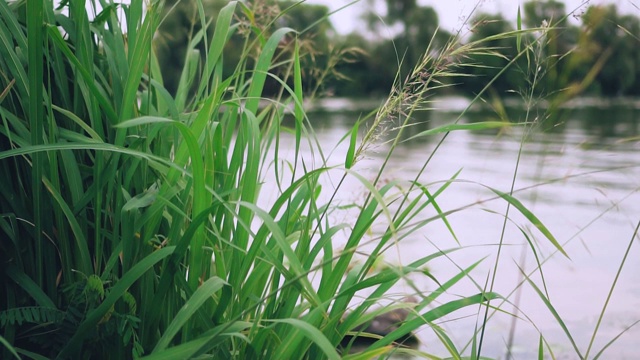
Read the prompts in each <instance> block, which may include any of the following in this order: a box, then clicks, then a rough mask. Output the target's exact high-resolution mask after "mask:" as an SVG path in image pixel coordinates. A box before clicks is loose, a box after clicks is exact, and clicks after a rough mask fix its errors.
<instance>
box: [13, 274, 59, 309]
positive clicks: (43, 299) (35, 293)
mask: <svg viewBox="0 0 640 360" xmlns="http://www.w3.org/2000/svg"><path fill="white" fill-rule="evenodd" d="M5 273H6V274H7V276H8V277H9V278H10V279H11V280H13V281H14V282H15V283H16V284H18V285H19V286H20V287H21V288H22V290H24V291H25V292H26V293H27V294H29V295H30V296H31V297H32V298H33V300H35V301H36V303H37V304H38V305H40V306H42V307H48V308H53V309H55V308H56V305H55V304H54V303H53V301H52V300H51V298H49V296H48V295H47V294H46V293H45V292H44V291H43V290H42V288H41V287H40V286H39V285H38V284H36V283H35V282H34V281H33V279H31V278H30V277H29V276H27V275H26V274H25V273H24V272H23V271H21V270H19V269H18V268H16V266H15V265H13V264H9V265H7V267H6V268H5Z"/></svg>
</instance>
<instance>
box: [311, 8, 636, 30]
mask: <svg viewBox="0 0 640 360" xmlns="http://www.w3.org/2000/svg"><path fill="white" fill-rule="evenodd" d="M307 1H308V3H310V4H323V5H326V6H328V7H329V9H331V10H336V9H338V8H340V7H342V6H345V5H346V4H349V3H351V2H353V1H354V0H307ZM377 2H378V3H380V4H382V3H384V1H383V0H377ZM479 2H480V4H479V6H478V11H483V12H488V13H496V12H501V13H502V15H503V16H504V17H505V18H507V19H510V20H512V21H514V22H515V19H516V16H517V12H518V6H519V5H522V4H523V3H524V2H525V1H524V0H418V3H419V4H420V5H423V6H425V5H428V6H431V7H433V8H434V9H435V10H436V12H437V13H438V17H439V20H440V27H441V28H443V29H444V30H447V31H450V32H454V31H457V30H459V29H460V27H461V26H462V25H463V24H464V21H465V19H466V18H467V17H468V16H469V14H470V13H471V11H472V10H473V9H474V7H475V6H476V5H477V4H478V3H479ZM564 3H565V4H566V9H567V12H571V11H573V10H574V9H579V10H578V13H580V9H585V8H586V7H587V6H588V5H599V4H616V5H617V6H618V10H619V11H620V12H622V13H632V14H636V15H637V16H638V17H640V9H639V8H640V0H589V1H586V0H565V1H564ZM583 3H587V5H585V6H583V7H582V8H580V5H581V4H583ZM367 6H368V4H367V1H366V0H360V1H359V2H356V3H355V4H353V5H351V6H350V7H348V8H346V9H343V10H341V11H340V12H338V13H337V14H334V15H333V16H332V17H331V22H332V23H333V26H334V27H335V28H336V30H337V31H338V32H339V33H342V34H345V33H349V32H351V31H353V30H354V29H356V28H361V27H363V26H364V24H363V23H362V21H361V20H360V14H362V13H363V12H364V10H365V9H366V7H367ZM377 10H378V11H379V12H384V6H382V7H380V8H379V9H377ZM381 15H383V14H381ZM574 22H575V23H577V21H574Z"/></svg>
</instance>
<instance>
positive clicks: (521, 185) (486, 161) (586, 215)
mask: <svg viewBox="0 0 640 360" xmlns="http://www.w3.org/2000/svg"><path fill="white" fill-rule="evenodd" d="M466 104H467V102H466V100H464V99H460V98H444V99H441V100H440V101H437V102H435V103H434V107H436V108H437V109H436V110H432V111H429V112H424V113H420V114H418V115H417V116H416V119H415V120H416V122H418V123H420V124H419V125H416V126H414V127H412V128H411V129H408V132H409V134H416V133H418V132H420V131H423V130H426V129H429V128H433V127H436V126H439V125H443V124H449V123H452V122H453V121H455V119H456V118H457V116H458V114H459V113H460V111H461V110H462V109H464V107H466ZM370 106H371V104H370V103H369V104H365V105H362V104H356V103H352V102H349V101H344V100H329V101H325V102H324V103H323V104H320V105H319V109H318V110H316V111H313V112H311V113H309V118H310V121H311V122H312V124H313V126H314V130H315V133H316V137H317V139H318V141H319V143H320V144H321V145H322V148H323V151H324V153H325V156H326V157H328V159H329V160H328V163H329V164H333V165H337V164H340V163H341V162H344V159H345V154H346V151H347V148H348V145H347V144H346V142H342V143H340V142H339V141H340V139H341V138H343V137H344V135H345V134H346V133H347V132H348V131H349V129H350V128H351V126H352V125H353V124H354V122H355V121H356V120H357V119H358V117H359V116H360V114H363V113H365V111H364V110H365V109H367V108H368V107H370ZM573 106H575V108H574V109H573V110H568V109H567V111H566V116H565V117H564V118H562V120H561V121H560V122H559V123H558V124H556V125H554V126H549V127H548V128H549V130H548V131H544V132H541V131H534V132H533V133H532V134H531V135H530V136H528V137H527V138H526V140H525V141H524V143H522V139H523V132H524V131H526V130H528V129H529V128H526V129H525V128H510V129H508V131H502V132H498V131H497V130H496V131H480V132H477V131H476V132H473V131H455V132H451V133H450V134H449V135H448V136H447V138H446V139H445V141H444V142H443V143H442V145H441V146H440V147H439V148H438V149H437V152H436V154H435V156H434V157H433V159H432V160H431V161H430V162H429V164H428V165H427V167H426V169H425V171H424V172H423V174H422V175H421V176H420V177H419V181H420V182H422V183H424V184H433V185H432V186H431V189H437V188H438V187H439V186H441V185H442V183H443V181H446V180H448V179H450V178H451V177H452V176H453V175H454V174H455V173H456V172H457V171H459V170H461V172H460V175H459V176H458V180H457V181H456V182H455V183H453V184H452V185H451V186H450V187H449V188H448V189H447V190H446V191H444V192H443V193H442V195H440V196H439V197H438V204H439V205H440V207H441V208H442V210H443V211H448V210H455V209H459V208H463V207H467V206H469V205H472V206H471V207H468V208H465V209H464V210H461V211H458V212H455V213H454V214H452V215H449V216H448V220H449V222H450V224H451V227H452V229H453V231H454V234H455V236H456V238H457V240H458V241H459V245H458V243H457V242H456V240H455V239H454V237H453V235H452V234H451V232H450V231H449V230H448V229H447V228H446V226H444V224H443V222H442V221H434V222H432V223H429V224H428V225H427V226H426V227H425V228H423V229H422V230H421V231H420V232H419V233H414V234H412V235H411V236H409V237H407V238H405V239H403V240H402V242H400V243H399V244H398V247H397V248H394V249H390V250H389V251H387V253H386V254H385V257H384V260H385V261H387V262H389V263H396V264H397V263H403V264H408V263H409V262H411V261H413V260H415V259H418V258H420V257H423V256H426V255H428V254H431V253H434V252H436V251H437V249H438V248H440V249H446V248H452V247H458V246H459V247H461V249H460V250H459V251H456V252H455V253H453V254H452V255H451V256H450V258H449V259H446V258H441V259H439V260H438V261H433V262H432V263H430V264H429V268H430V269H431V271H432V273H433V274H434V275H435V277H436V278H438V279H439V280H440V281H441V282H444V281H446V280H448V279H449V278H451V276H453V275H454V274H456V273H457V272H458V271H459V269H458V267H457V266H461V267H467V266H469V265H471V264H472V263H474V262H476V261H478V260H480V259H482V258H485V257H486V258H485V259H484V260H483V262H482V263H481V264H480V265H479V266H478V267H477V268H476V269H474V271H473V272H472V273H471V276H470V278H468V279H465V280H463V281H462V282H461V283H459V284H458V285H456V286H455V287H454V288H452V289H451V291H450V292H449V293H448V294H447V295H446V296H445V297H443V298H441V299H439V300H440V301H447V300H454V299H457V298H459V297H460V296H470V295H473V294H476V293H478V292H479V290H478V288H477V285H475V284H474V281H475V282H476V283H477V284H480V285H479V286H483V285H484V284H485V283H486V282H487V279H488V278H490V276H492V275H493V270H494V266H495V263H496V256H497V249H498V244H499V243H500V239H501V237H502V236H501V234H502V229H503V223H504V219H505V217H504V214H505V212H506V211H507V203H506V202H505V201H503V200H497V199H494V198H495V196H494V195H495V194H493V193H492V192H491V191H489V190H488V189H487V187H491V188H495V189H498V190H500V191H503V192H509V189H510V187H511V184H512V181H513V179H514V173H515V172H516V164H518V152H519V149H522V151H521V154H520V160H519V164H518V168H517V176H516V178H515V186H514V188H515V189H516V192H515V193H514V195H515V196H516V197H517V198H518V199H519V200H520V201H521V202H522V203H523V204H524V205H525V206H526V207H527V208H528V209H529V210H531V211H532V212H533V213H534V214H535V215H536V216H537V217H538V218H539V219H540V220H541V222H542V223H543V224H544V225H545V226H546V227H547V228H548V229H549V230H550V231H551V233H553V235H554V236H555V238H556V239H557V240H558V242H559V243H561V244H563V247H564V249H565V250H566V252H567V253H568V255H569V257H570V258H566V257H564V256H563V255H562V254H560V253H558V252H556V251H555V248H554V247H553V246H552V245H551V244H550V242H549V241H548V240H547V239H545V238H544V236H543V235H542V234H541V233H540V232H539V231H538V230H536V229H535V228H533V226H531V225H530V224H529V222H528V221H527V220H526V218H524V217H523V216H522V215H521V214H520V213H519V212H518V211H517V210H516V209H515V208H513V207H511V209H510V210H509V221H508V222H507V225H506V228H505V231H504V236H503V237H502V238H503V244H504V246H503V248H502V252H501V255H500V258H499V262H498V270H497V272H496V280H495V281H496V282H495V285H494V288H493V289H494V291H496V292H498V293H500V294H501V295H503V296H504V297H506V298H507V299H508V301H509V302H510V304H504V303H500V302H497V301H495V302H492V305H496V306H497V305H499V306H500V308H501V309H503V310H505V311H507V312H513V311H515V310H514V305H513V304H517V306H518V308H519V309H520V311H519V312H518V314H519V315H520V317H521V318H522V319H521V320H518V321H516V322H515V324H514V323H513V321H514V320H513V319H514V318H513V316H510V315H506V314H500V313H497V314H493V315H492V316H491V318H490V319H489V321H488V323H487V328H486V333H485V337H484V342H483V348H482V355H483V356H488V357H493V358H503V359H504V358H506V348H507V346H506V344H507V343H508V342H509V339H510V333H511V332H512V330H513V337H512V339H513V341H512V343H513V347H512V358H515V359H528V358H534V357H535V356H536V354H537V348H538V341H539V336H540V335H539V334H542V335H543V336H544V338H545V339H546V341H547V342H548V343H549V345H550V346H551V349H552V350H553V352H554V355H555V356H556V358H560V359H574V358H579V356H578V355H577V354H576V352H575V350H574V349H573V346H572V345H571V342H570V341H569V339H568V337H567V336H566V335H565V333H564V331H563V330H562V328H561V327H560V325H559V323H558V321H557V320H555V319H554V317H553V315H552V314H551V312H550V311H549V309H548V308H547V306H546V305H545V304H544V302H543V301H542V300H541V299H540V297H539V296H538V295H537V294H536V292H535V291H534V290H533V288H532V287H531V285H529V284H527V283H525V284H524V285H523V286H521V287H519V289H520V290H517V289H518V284H519V283H520V282H522V276H521V275H520V274H521V272H520V271H519V269H518V267H520V268H522V269H524V270H525V272H526V273H527V274H531V280H532V281H534V282H535V283H536V284H537V285H538V286H539V287H540V288H541V289H542V288H543V282H542V280H541V274H540V272H539V271H538V272H536V271H535V269H536V267H537V264H536V259H535V257H534V253H533V252H532V251H531V248H530V246H529V245H528V243H527V241H526V238H525V237H524V236H523V232H522V230H523V231H525V232H526V233H528V234H530V238H531V240H532V242H533V243H534V244H535V247H536V252H537V255H538V257H539V259H540V261H541V262H544V264H543V266H542V274H543V275H544V279H545V283H546V288H547V291H548V294H549V298H550V299H551V303H552V304H553V306H554V307H555V310H556V311H557V313H558V314H559V316H561V317H562V319H563V321H564V322H565V324H566V326H567V328H568V330H569V331H570V332H571V334H572V336H573V338H574V340H575V343H576V346H577V347H578V349H579V350H580V352H581V353H582V355H583V356H584V355H585V351H586V349H587V347H588V344H589V342H590V340H591V337H592V335H593V333H594V329H595V327H596V323H597V321H598V317H599V315H600V313H601V312H602V309H603V306H604V304H605V301H606V299H607V295H608V293H609V291H610V289H611V286H612V284H613V282H614V279H615V277H616V273H617V271H618V269H619V267H620V264H621V263H622V260H623V257H624V256H625V252H626V251H627V248H629V246H630V243H631V242H632V241H633V244H632V246H631V248H630V252H629V255H628V257H627V259H626V263H625V264H624V267H623V269H622V271H621V273H620V277H619V279H618V281H617V284H616V287H615V290H614V291H613V295H612V298H611V300H610V302H609V304H608V307H607V309H606V312H605V314H604V318H603V321H602V324H601V325H600V328H599V329H598V332H597V335H596V337H595V341H594V346H593V348H592V349H591V351H590V353H589V354H590V355H589V357H590V358H592V357H593V356H594V355H596V353H598V351H599V350H600V349H602V347H603V346H605V345H606V344H607V343H608V342H609V341H610V340H612V339H613V338H614V337H616V336H617V335H618V334H620V333H621V332H623V331H624V330H625V328H627V327H628V326H630V325H632V324H633V323H634V322H636V321H638V320H640V241H639V240H638V237H637V236H636V237H635V240H632V238H633V235H634V229H635V227H636V225H637V223H638V221H639V220H640V191H639V190H640V139H638V135H639V134H640V103H638V102H633V101H619V102H616V103H608V102H605V101H594V100H582V101H578V102H576V103H574V104H573ZM367 110H368V109H367ZM543 112H544V111H543V110H534V112H533V115H538V117H539V118H542V116H543ZM508 113H509V114H510V115H511V116H512V120H513V121H523V120H524V113H523V112H522V111H521V110H514V109H509V110H508ZM486 120H496V119H495V115H493V113H492V112H490V111H481V110H477V109H476V110H474V111H470V112H468V113H467V114H466V115H465V116H464V117H463V118H462V119H461V120H460V121H461V122H462V123H469V122H476V121H486ZM391 127H392V126H391ZM441 137H442V135H436V136H432V137H427V138H421V139H419V140H413V141H407V142H403V143H402V144H401V145H400V146H399V147H398V148H397V149H396V150H395V152H394V153H393V155H392V158H391V161H390V162H389V164H388V165H387V167H386V170H385V172H384V175H383V179H382V181H390V180H395V179H402V180H413V179H414V178H415V176H416V174H417V173H418V172H419V171H420V169H421V167H422V166H423V165H424V163H425V161H426V159H427V158H428V157H429V156H430V155H431V154H432V153H433V151H434V149H436V146H437V144H438V141H439V140H440V138H441ZM384 140H385V139H384V138H383V139H380V140H379V141H378V144H376V145H375V146H373V147H372V148H371V149H370V150H369V151H368V153H367V156H366V157H365V158H364V159H362V160H361V161H360V162H359V163H358V164H357V165H356V167H355V169H356V170H357V171H358V172H359V173H360V174H362V175H364V176H365V177H367V178H368V179H369V180H370V181H373V179H374V178H375V174H376V173H377V171H378V169H379V167H380V165H381V163H382V161H383V159H384V157H385V156H386V154H387V153H388V151H389V144H388V143H386V144H385V143H384ZM283 141H285V144H284V146H283V150H282V153H281V156H285V157H286V156H289V157H290V158H292V150H291V149H292V148H293V143H292V142H293V138H292V137H291V136H284V137H283ZM287 141H289V143H287ZM302 156H303V158H305V162H306V163H307V165H309V164H316V165H318V164H320V163H321V161H320V160H319V158H320V157H319V155H318V153H317V152H315V153H312V152H311V151H310V150H309V149H308V148H307V149H306V150H305V151H304V152H303V155H302ZM339 175H341V173H339V174H337V175H336V179H337V178H338V177H339ZM334 180H335V179H330V178H329V179H325V180H323V181H324V182H325V189H324V191H325V192H327V193H329V195H330V193H331V191H332V189H333V188H332V186H335V181H334ZM433 191H435V190H433ZM365 194H366V191H365V188H364V186H362V185H361V184H359V183H358V182H357V181H355V180H352V181H348V182H347V183H345V184H344V185H343V188H342V189H341V190H340V191H338V199H337V201H338V202H340V201H344V202H349V201H355V202H358V201H361V200H359V199H362V198H364V196H365ZM491 199H493V200H491ZM434 214H435V212H433V210H432V209H431V210H429V211H428V212H426V213H425V218H426V217H428V216H433V215H434ZM343 216H344V218H342V219H337V220H341V221H345V219H347V220H346V221H347V222H348V215H343ZM374 232H375V229H374ZM523 250H524V251H523ZM363 251H366V249H363ZM523 254H524V255H523ZM471 278H472V279H473V280H474V281H472V279H471ZM411 279H412V280H413V281H414V282H415V284H416V286H417V287H418V288H419V290H420V291H423V292H425V293H428V292H429V291H430V290H433V289H435V287H436V285H435V284H434V282H433V281H431V280H429V279H428V278H426V277H418V276H416V277H413V278H411ZM397 292H398V294H401V293H405V294H412V293H415V292H416V290H414V289H412V288H411V287H410V286H408V285H401V286H399V287H398V289H397ZM490 314H492V313H490ZM482 316H483V314H478V308H477V307H473V308H472V307H469V308H468V309H465V310H464V311H460V312H458V313H455V314H453V316H450V317H449V318H447V321H444V322H439V325H441V326H442V327H443V328H444V329H445V330H446V331H447V332H448V334H449V335H450V336H451V337H452V339H453V340H454V342H455V343H456V346H457V347H458V349H461V350H463V349H466V350H464V351H465V354H468V353H469V348H468V347H466V348H465V346H469V344H468V342H469V341H470V339H471V338H472V337H473V333H474V330H475V324H476V322H481V320H482ZM527 319H528V320H527ZM418 336H419V337H420V339H421V341H422V345H421V348H420V349H421V350H423V351H425V352H428V353H431V354H436V355H439V356H446V355H447V353H446V351H445V349H444V348H443V347H442V345H441V344H440V342H439V340H438V339H437V338H436V337H435V335H434V333H433V331H432V330H430V329H429V328H428V327H426V326H425V327H423V329H422V330H421V331H420V332H419V333H418ZM545 354H547V357H549V355H548V354H549V352H548V351H545ZM638 356H640V325H637V326H634V327H632V328H631V329H630V330H628V331H627V332H625V333H624V334H623V335H622V336H620V337H619V338H618V339H617V341H616V342H615V343H613V344H612V345H611V346H610V347H609V348H608V349H607V350H606V351H605V352H604V353H603V356H602V357H603V358H615V359H623V358H627V359H635V358H637V357H638Z"/></svg>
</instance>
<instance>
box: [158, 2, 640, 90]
mask: <svg viewBox="0 0 640 360" xmlns="http://www.w3.org/2000/svg"><path fill="white" fill-rule="evenodd" d="M369 2H370V3H372V2H373V0H369ZM226 3H227V2H226V1H224V0H206V1H205V3H204V4H205V10H206V11H207V13H208V14H209V15H210V17H211V19H212V21H211V23H210V24H208V25H205V26H207V29H206V32H209V33H212V31H213V29H214V27H215V17H216V14H217V11H219V9H220V8H221V7H222V6H224V4H226ZM384 3H385V5H386V9H387V11H386V15H384V16H383V17H382V20H383V21H380V20H381V19H380V18H379V17H378V16H377V15H375V14H373V13H371V12H369V13H365V15H364V16H363V19H362V20H364V21H363V23H364V24H365V25H366V28H367V29H366V31H355V32H353V33H350V34H346V35H339V34H337V33H336V31H335V29H334V28H333V26H332V24H331V21H330V17H329V9H328V8H327V7H325V6H322V5H310V4H306V3H298V2H296V1H265V0H263V1H253V2H248V3H247V6H253V7H254V8H255V7H256V6H257V7H261V8H260V11H256V12H255V13H257V14H260V15H261V16H263V17H264V19H255V21H252V22H251V23H245V24H243V23H239V24H238V25H237V26H238V29H237V31H236V32H235V34H234V35H233V38H232V39H231V41H230V42H229V44H228V45H227V47H226V49H225V67H224V68H225V72H226V73H228V74H232V73H233V70H234V68H235V66H237V64H238V63H239V62H241V61H247V62H251V61H253V60H252V59H254V58H255V56H254V55H255V54H241V53H240V52H239V49H242V46H241V44H242V42H245V41H261V39H264V38H265V34H268V32H269V24H271V25H272V26H273V27H275V26H287V27H291V28H293V29H296V30H298V31H299V32H300V34H299V37H298V39H299V41H298V44H299V46H300V49H299V50H300V52H301V54H303V56H302V57H301V62H302V67H303V69H304V75H305V77H306V78H307V79H306V80H307V84H309V85H308V89H307V90H308V91H309V92H315V93H318V92H320V93H323V94H326V95H336V96H348V97H365V96H373V95H385V94H387V93H388V92H389V89H390V88H391V86H392V84H394V81H396V80H398V79H399V80H400V81H402V79H403V77H405V76H406V75H407V74H408V73H409V71H410V70H411V68H412V67H413V66H414V65H415V64H416V63H418V62H419V61H420V60H421V58H422V56H423V55H424V54H425V53H428V54H430V55H432V56H438V53H439V52H440V51H441V50H442V49H443V48H444V47H446V46H449V45H450V44H451V42H452V41H454V42H456V43H458V44H460V45H463V44H465V43H471V42H475V41H479V40H483V39H484V40H485V41H484V42H482V44H483V47H484V48H485V49H490V51H485V52H484V53H480V52H478V53H473V52H471V53H469V54H468V55H466V58H465V59H461V60H460V59H459V60H460V64H462V66H460V67H458V68H457V71H458V72H459V74H460V75H461V76H458V77H456V76H453V77H451V78H447V79H442V81H443V82H444V83H446V84H447V85H450V86H446V87H443V90H442V91H446V92H450V93H451V92H455V93H461V94H467V95H473V94H477V93H478V92H479V91H481V90H482V89H483V88H484V87H485V86H486V85H487V83H488V82H490V80H492V79H494V77H496V75H497V74H499V73H501V75H500V76H498V77H497V78H495V80H494V81H493V82H491V85H490V87H489V89H488V90H489V91H491V92H492V93H493V94H496V95H499V96H509V95H511V94H515V93H517V92H519V91H520V90H522V89H526V88H530V87H531V86H532V83H531V74H530V72H531V71H532V70H531V69H532V68H533V69H534V70H535V69H538V70H540V71H539V74H538V75H536V76H539V78H537V79H536V82H535V84H533V85H534V86H535V87H536V89H535V91H537V92H539V93H542V94H553V93H558V92H560V91H564V92H566V93H567V94H568V95H569V96H575V95H578V94H583V95H591V96H603V97H613V96H638V95H640V46H639V45H640V20H639V18H638V17H637V16H635V15H628V14H622V13H620V12H619V11H618V9H617V7H616V5H614V4H611V5H591V6H589V7H587V8H586V9H584V10H583V11H582V12H581V13H577V14H567V11H566V8H565V5H564V3H562V2H559V1H555V0H548V1H528V2H526V3H525V4H524V5H523V7H522V13H521V21H520V23H519V24H514V23H512V22H510V21H508V20H507V19H505V18H504V17H503V16H502V15H500V14H490V13H477V14H474V15H473V16H472V17H471V19H470V20H469V21H468V22H467V23H466V25H465V26H464V27H463V28H462V29H460V31H459V32H458V33H455V34H453V33H449V32H447V31H445V30H443V29H440V28H439V19H438V14H437V13H436V11H435V10H434V9H433V8H432V7H429V6H420V5H419V4H418V3H417V0H384ZM174 5H175V6H174ZM370 5H372V4H370ZM369 8H373V6H370V7H369ZM166 9H167V10H166V11H167V14H168V15H167V16H166V18H165V20H164V22H163V23H162V25H161V27H160V34H159V36H158V37H157V41H156V51H157V53H158V58H159V62H160V66H161V68H162V70H163V75H164V79H165V85H166V86H167V88H168V89H169V90H170V91H171V90H172V89H175V88H176V87H177V84H178V82H179V81H180V71H181V69H183V67H184V64H185V61H188V60H185V59H189V56H186V55H185V54H184V49H186V47H187V44H188V42H189V41H190V39H191V38H192V37H193V35H194V34H195V33H197V31H198V30H199V29H201V24H197V23H194V22H193V21H192V19H193V18H196V17H195V16H194V14H196V12H197V11H198V9H197V6H196V5H195V4H194V1H181V2H177V3H176V4H171V1H169V2H168V4H167V5H166ZM570 16H572V17H575V18H576V19H578V21H579V23H578V24H577V25H574V24H572V23H571V22H570V21H569V17H570ZM240 18H241V17H238V19H240ZM245 22H246V20H245ZM518 28H519V30H522V31H521V32H515V31H516V30H518ZM390 30H392V31H393V34H394V35H392V36H381V35H380V34H382V33H389V31H390ZM500 34H512V35H511V36H498V35H500ZM516 34H519V35H516ZM518 42H520V43H521V45H520V46H518V45H519V44H518ZM292 44H293V41H290V42H286V41H285V42H283V44H281V51H282V52H283V53H284V52H287V51H292V46H293V45H292ZM181 50H182V51H181ZM488 52H490V53H491V54H488ZM205 53H206V49H200V51H199V55H200V56H204V54H205ZM532 62H535V64H536V65H535V66H534V67H532V66H531V64H532ZM273 71H274V72H279V73H280V74H279V75H283V78H286V71H287V66H286V64H283V65H282V66H280V67H278V68H277V69H274V70H273ZM273 81H275V80H273ZM275 85H276V84H274V86H273V88H274V89H275V88H277V86H275ZM267 90H268V88H267Z"/></svg>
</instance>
